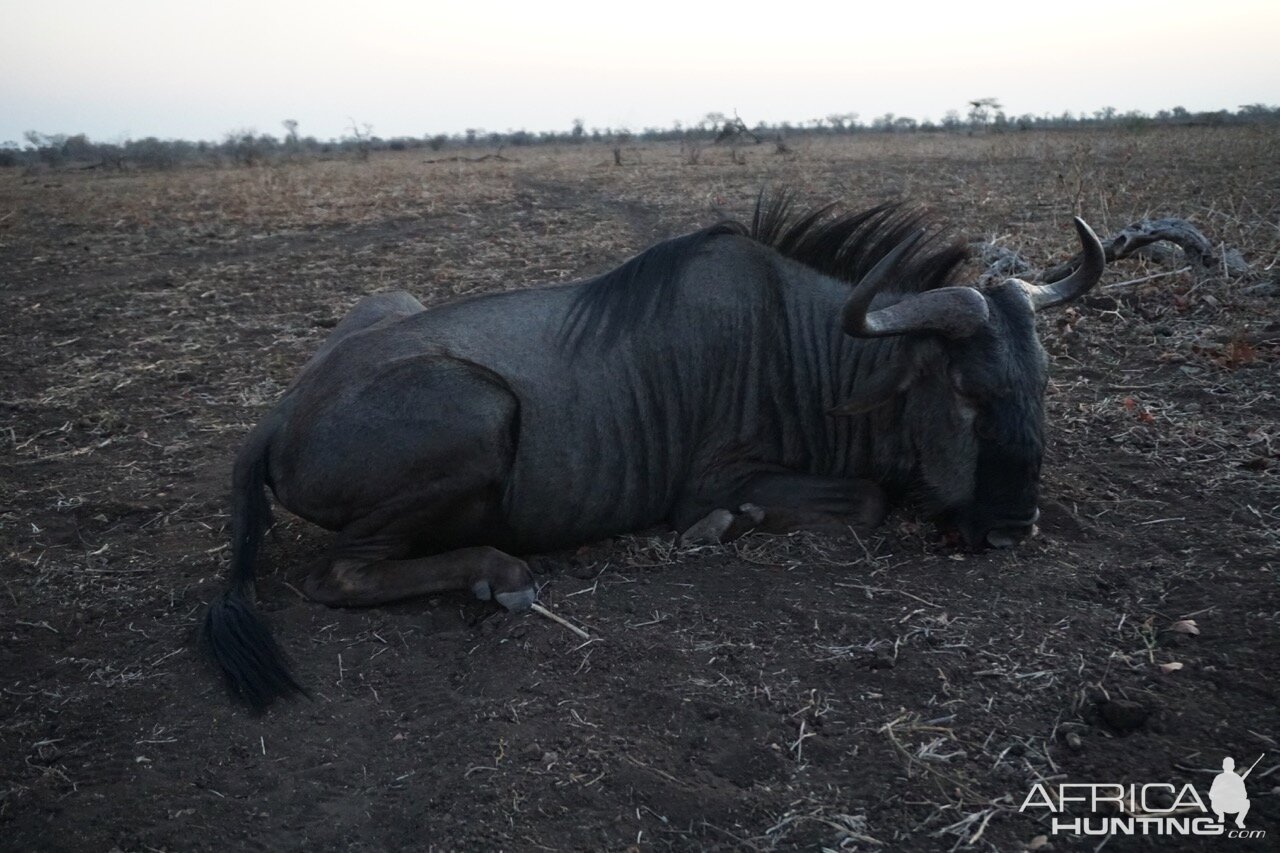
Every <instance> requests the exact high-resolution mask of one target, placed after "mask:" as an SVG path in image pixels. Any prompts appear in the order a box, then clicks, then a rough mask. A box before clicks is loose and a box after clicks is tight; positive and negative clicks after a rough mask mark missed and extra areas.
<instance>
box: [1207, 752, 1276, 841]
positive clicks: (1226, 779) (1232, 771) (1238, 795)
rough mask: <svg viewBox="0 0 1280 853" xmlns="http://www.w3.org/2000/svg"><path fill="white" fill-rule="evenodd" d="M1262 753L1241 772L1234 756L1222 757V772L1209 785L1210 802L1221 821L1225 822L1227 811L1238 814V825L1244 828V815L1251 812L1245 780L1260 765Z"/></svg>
mask: <svg viewBox="0 0 1280 853" xmlns="http://www.w3.org/2000/svg"><path fill="white" fill-rule="evenodd" d="M1262 755H1266V753H1265V752H1264V753H1263V754H1262ZM1262 755H1259V756H1258V758H1257V760H1256V761H1254V762H1253V764H1251V765H1249V769H1248V770H1246V771H1244V772H1243V773H1240V774H1237V773H1236V762H1235V759H1234V758H1231V757H1229V756H1228V757H1227V758H1224V759H1222V772H1221V773H1219V774H1218V775H1217V776H1215V777H1213V784H1212V785H1210V786H1209V803H1210V804H1211V805H1212V806H1213V812H1214V814H1216V815H1217V816H1218V822H1219V823H1225V822H1226V820H1227V818H1226V813H1228V812H1230V813H1232V814H1234V815H1235V816H1236V826H1238V827H1240V828H1241V829H1244V816H1245V815H1247V814H1248V813H1249V794H1248V793H1247V792H1246V791H1245V789H1244V780H1245V778H1246V777H1247V776H1248V775H1249V774H1250V773H1252V772H1253V768H1255V767H1257V766H1258V762H1259V761H1261V760H1262Z"/></svg>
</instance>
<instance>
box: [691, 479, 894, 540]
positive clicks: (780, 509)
mask: <svg viewBox="0 0 1280 853" xmlns="http://www.w3.org/2000/svg"><path fill="white" fill-rule="evenodd" d="M729 507H737V509H736V510H731V509H729ZM887 512H888V499H887V497H886V496H885V493H884V490H883V489H881V488H880V487H879V486H877V485H876V484H875V483H873V482H871V481H870V480H856V479H849V478H843V477H827V476H823V475H821V474H802V473H797V472H794V471H763V472H756V473H753V474H751V475H749V476H747V477H745V478H743V479H742V480H740V481H739V483H738V484H737V486H736V487H735V488H733V489H724V490H721V493H720V494H703V495H699V496H698V497H697V498H695V499H691V500H686V501H682V502H681V504H680V506H679V507H678V508H677V511H676V512H675V513H673V514H672V526H674V527H675V528H676V529H677V530H679V531H681V534H680V540H679V541H680V544H682V545H705V544H712V543H716V542H728V541H731V540H733V539H736V538H737V537H738V536H741V535H742V534H744V533H746V532H748V531H751V530H758V531H761V532H764V533H789V532H791V531H793V530H817V531H823V532H828V533H843V532H844V531H846V530H848V529H849V528H850V527H852V528H853V529H855V530H857V531H859V532H866V531H869V530H871V529H872V528H874V527H876V526H877V525H879V524H880V523H881V522H882V521H883V520H884V517H885V515H886V514H887Z"/></svg>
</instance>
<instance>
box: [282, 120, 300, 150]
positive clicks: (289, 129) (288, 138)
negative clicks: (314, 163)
mask: <svg viewBox="0 0 1280 853" xmlns="http://www.w3.org/2000/svg"><path fill="white" fill-rule="evenodd" d="M280 123H281V124H282V125H284V141H285V144H286V145H288V146H289V147H290V148H297V147H298V120H297V119H296V118H287V119H285V120H284V121H282V122H280Z"/></svg>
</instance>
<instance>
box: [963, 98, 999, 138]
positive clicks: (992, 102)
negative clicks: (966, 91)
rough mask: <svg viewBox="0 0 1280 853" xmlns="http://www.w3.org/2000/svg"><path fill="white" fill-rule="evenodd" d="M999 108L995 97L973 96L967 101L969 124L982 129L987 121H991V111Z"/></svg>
mask: <svg viewBox="0 0 1280 853" xmlns="http://www.w3.org/2000/svg"><path fill="white" fill-rule="evenodd" d="M1001 108H1002V107H1001V105H1000V101H999V100H998V99H996V98H975V99H974V100H972V101H970V102H969V126H970V127H971V128H974V129H977V130H984V129H985V128H986V126H987V122H989V121H991V111H992V110H998V109H1001Z"/></svg>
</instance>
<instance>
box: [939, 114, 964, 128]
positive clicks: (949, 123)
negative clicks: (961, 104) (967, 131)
mask: <svg viewBox="0 0 1280 853" xmlns="http://www.w3.org/2000/svg"><path fill="white" fill-rule="evenodd" d="M942 129H943V130H948V131H950V130H959V129H960V113H959V112H957V111H956V110H947V114H946V115H944V116H943V117H942Z"/></svg>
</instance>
